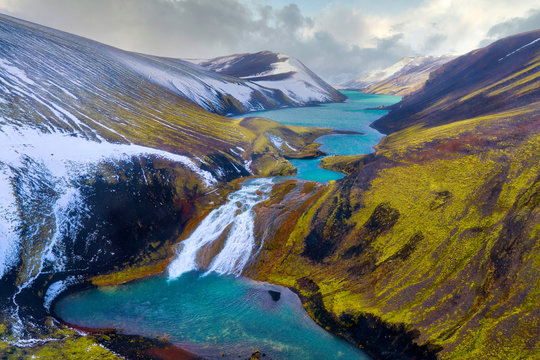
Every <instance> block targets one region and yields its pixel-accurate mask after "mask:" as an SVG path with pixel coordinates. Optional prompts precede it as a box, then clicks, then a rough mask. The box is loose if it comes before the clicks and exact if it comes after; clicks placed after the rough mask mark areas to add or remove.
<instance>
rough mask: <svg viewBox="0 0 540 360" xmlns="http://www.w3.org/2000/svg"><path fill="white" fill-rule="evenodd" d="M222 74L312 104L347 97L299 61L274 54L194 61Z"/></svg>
mask: <svg viewBox="0 0 540 360" xmlns="http://www.w3.org/2000/svg"><path fill="white" fill-rule="evenodd" d="M191 61H192V62H194V63H196V64H199V65H201V66H203V67H205V68H208V69H211V70H213V71H216V72H218V73H221V74H226V75H232V76H236V77H239V78H242V79H246V80H250V81H252V82H254V83H256V84H258V85H261V86H264V87H270V88H277V89H280V90H281V91H283V92H284V93H285V94H286V95H287V96H288V97H289V98H291V99H293V100H295V101H298V102H304V103H308V104H314V103H320V102H339V101H343V100H345V96H344V95H343V94H341V93H339V92H338V91H337V90H335V89H334V88H333V87H332V86H330V85H329V84H327V83H326V82H325V81H324V80H322V79H321V78H320V77H319V76H317V75H316V74H315V73H313V72H312V71H311V70H310V69H308V68H307V67H306V66H305V65H304V64H303V63H302V62H300V61H299V60H298V59H295V58H292V57H290V56H288V55H285V54H278V53H273V52H271V51H260V52H257V53H242V54H233V55H227V56H221V57H217V58H213V59H209V60H191Z"/></svg>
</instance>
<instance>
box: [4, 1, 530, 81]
mask: <svg viewBox="0 0 540 360" xmlns="http://www.w3.org/2000/svg"><path fill="white" fill-rule="evenodd" d="M535 1H536V0H535ZM277 3H279V4H280V5H279V6H275V5H271V4H276V2H275V1H269V0H219V1H216V0H77V1H73V0H48V1H42V0H0V11H2V12H6V13H8V14H10V15H13V16H15V17H20V18H23V19H26V20H29V21H34V22H37V23H40V24H44V25H47V26H51V27H54V28H57V29H60V30H64V31H68V32H71V33H75V34H77V35H81V36H85V37H89V38H91V39H94V40H98V41H101V42H104V43H107V44H109V45H113V46H117V47H120V48H123V49H126V50H132V51H138V52H144V53H150V54H156V55H162V56H169V57H179V58H210V57H215V56H221V55H227V54H231V53H239V52H255V51H261V50H271V51H276V52H283V53H287V54H290V55H292V56H294V57H297V58H299V59H300V60H301V61H302V62H304V63H305V64H306V65H307V66H308V67H310V68H312V69H313V70H314V71H315V72H316V73H318V74H319V75H321V76H322V77H323V78H324V79H326V80H329V81H330V82H331V83H340V82H343V81H346V80H349V79H350V78H354V77H357V76H358V75H360V73H362V72H365V71H369V70H372V69H374V68H381V67H386V66H389V65H391V64H392V63H393V62H395V61H397V60H399V59H400V58H401V57H404V56H415V55H439V54H445V53H450V52H452V53H463V52H466V51H469V50H472V49H474V48H475V47H477V46H478V43H479V42H480V41H481V40H482V39H485V38H486V36H488V35H486V34H488V32H490V33H491V35H489V37H497V36H503V35H504V34H507V33H511V32H513V31H518V30H519V29H521V28H523V27H527V26H529V27H530V26H531V25H530V24H537V20H534V19H535V18H534V16H537V14H538V10H535V11H536V12H534V11H533V12H529V13H527V11H529V10H530V8H531V1H530V0H513V1H512V2H511V3H509V2H508V1H506V0H430V1H422V0H414V2H403V1H401V0H399V1H398V0H380V2H378V3H377V4H378V5H377V6H368V5H369V4H370V3H371V2H369V1H368V0H354V1H353V0H334V1H332V2H329V3H328V2H325V1H315V2H313V0H311V1H310V0H290V1H289V0H280V1H279V2H277ZM405 3H406V4H405ZM313 4H315V5H313ZM308 10H309V11H308ZM306 11H308V12H307V13H309V16H307V15H306ZM524 14H527V17H526V18H525V17H523V16H524ZM535 14H536V15H535ZM533 15H534V16H533ZM531 19H532V20H531ZM495 24H498V25H495ZM527 24H528V25H527Z"/></svg>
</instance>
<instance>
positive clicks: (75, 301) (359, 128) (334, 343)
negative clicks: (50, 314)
mask: <svg viewBox="0 0 540 360" xmlns="http://www.w3.org/2000/svg"><path fill="white" fill-rule="evenodd" d="M344 93H345V95H347V96H348V98H349V99H348V101H347V102H345V103H336V104H325V105H321V106H316V107H307V108H294V109H282V110H275V111H266V112H258V113H252V114H250V116H264V117H268V118H271V119H273V120H276V121H279V122H282V123H284V124H290V125H303V126H323V127H330V128H333V129H337V130H351V131H356V132H362V133H363V135H328V136H324V137H321V138H319V139H318V140H317V141H318V142H320V143H321V144H322V146H321V149H322V150H323V151H325V152H327V153H328V154H329V155H351V154H363V153H369V152H371V151H373V146H375V145H376V144H377V143H378V142H379V140H380V139H381V137H382V134H380V133H378V132H377V131H376V130H374V129H371V128H370V127H369V124H370V123H371V122H373V121H374V120H376V119H377V118H379V117H380V116H382V115H384V114H385V113H386V111H384V110H368V108H377V107H379V106H384V105H390V104H392V103H395V102H397V101H399V97H394V96H382V95H365V94H361V93H359V92H353V91H346V92H344ZM319 161H320V159H315V160H294V161H292V163H293V165H295V166H296V167H297V169H298V174H297V177H298V178H300V179H307V180H314V181H320V182H325V181H329V180H336V179H339V178H340V177H342V176H343V175H342V174H340V173H336V172H333V171H328V170H324V169H321V168H320V167H319V166H318V163H319ZM280 180H281V179H278V178H273V179H271V178H263V179H251V180H248V181H246V182H245V183H244V184H243V186H242V188H241V189H240V190H238V191H236V192H233V193H231V194H230V195H229V197H228V201H227V202H226V203H225V204H224V205H222V206H220V207H218V208H216V209H215V210H213V211H212V212H211V213H210V214H209V215H208V216H207V217H206V218H205V219H204V220H203V221H202V222H201V224H199V226H198V227H197V228H196V229H195V230H194V232H193V233H192V234H191V235H190V237H189V238H188V239H186V240H184V241H183V242H182V243H181V244H180V245H179V247H178V250H177V253H178V255H177V257H176V259H175V260H173V262H172V263H171V264H170V266H169V268H168V271H167V274H164V275H161V276H157V277H152V278H148V279H144V280H140V281H135V282H132V283H129V284H125V285H119V286H113V287H101V288H97V289H89V290H84V291H81V292H77V293H73V294H69V295H67V296H64V297H62V298H61V299H60V300H59V301H58V302H57V303H56V306H55V309H54V311H55V313H56V315H57V316H58V317H60V318H61V319H63V320H64V321H66V322H69V323H73V324H77V325H79V326H84V327H90V328H107V327H112V328H116V329H122V330H123V331H124V332H125V333H128V334H138V335H143V336H148V337H154V336H159V337H167V338H169V339H170V341H171V342H172V343H174V344H176V345H179V346H181V347H183V348H185V349H187V350H190V351H191V352H193V353H195V354H197V355H200V356H203V357H206V358H209V359H213V358H216V359H217V358H223V357H222V354H224V355H225V358H227V357H229V358H231V357H235V358H236V357H237V356H238V355H241V356H242V357H243V358H245V357H249V355H250V354H251V352H252V351H254V350H260V351H261V352H262V353H264V354H265V355H266V357H265V358H267V359H293V358H305V359H368V357H367V355H365V354H364V353H363V352H361V351H360V350H358V349H356V348H355V347H354V346H352V345H350V344H348V343H347V342H345V341H344V340H342V339H340V338H337V337H335V336H333V335H331V334H329V333H328V332H326V331H325V330H323V329H322V328H320V327H319V326H318V325H317V324H316V323H315V322H314V321H313V320H312V319H311V318H309V316H308V315H307V314H306V312H305V311H304V309H303V307H302V305H301V303H300V300H299V299H298V297H297V296H296V295H295V294H294V293H292V292H291V291H290V290H288V289H286V288H283V287H280V286H275V285H271V284H266V283H261V282H256V281H253V280H250V279H246V278H243V277H241V276H239V275H240V274H241V273H242V270H243V268H244V266H245V265H246V263H247V262H248V260H249V258H250V257H251V256H253V255H254V254H256V253H257V252H258V251H259V250H260V248H257V245H256V242H255V239H254V234H253V226H254V225H253V224H254V219H253V214H254V213H253V210H252V209H253V207H254V206H255V205H256V204H258V203H259V202H261V201H264V200H265V199H266V198H267V197H268V194H269V192H270V190H271V188H272V185H273V184H274V183H275V182H278V181H280ZM225 229H228V230H227V233H226V234H222V233H223V232H224V230H225ZM223 237H225V241H224V243H223V245H222V247H221V250H220V251H219V252H218V253H217V254H216V255H215V257H214V258H213V259H211V261H210V262H209V263H208V264H206V265H205V266H204V268H202V266H201V265H200V261H197V256H198V254H199V252H200V250H201V249H202V248H203V247H205V246H207V245H208V244H211V243H212V242H214V241H220V240H219V239H222V240H221V241H223Z"/></svg>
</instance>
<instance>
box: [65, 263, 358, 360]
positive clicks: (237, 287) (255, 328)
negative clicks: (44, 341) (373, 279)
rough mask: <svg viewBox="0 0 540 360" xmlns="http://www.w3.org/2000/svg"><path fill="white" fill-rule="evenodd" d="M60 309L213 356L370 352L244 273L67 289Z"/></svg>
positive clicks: (284, 293)
mask: <svg viewBox="0 0 540 360" xmlns="http://www.w3.org/2000/svg"><path fill="white" fill-rule="evenodd" d="M269 290H271V291H275V293H274V296H276V294H277V293H279V300H277V301H276V300H275V299H273V298H272V296H271V294H270V293H269ZM55 312H56V314H57V315H58V316H59V317H60V318H62V319H64V320H65V321H68V322H71V323H75V324H77V325H79V326H86V327H92V328H106V327H113V328H117V329H123V330H124V332H125V333H128V334H138V335H143V336H148V337H154V336H156V335H158V336H160V337H161V336H166V337H168V338H169V339H170V341H171V342H172V343H174V344H176V345H179V346H181V347H183V348H184V349H187V350H189V351H191V352H193V353H195V354H197V355H199V356H203V357H205V358H208V359H223V358H225V359H226V358H235V359H238V357H239V355H241V358H242V359H244V358H249V356H250V355H251V353H252V352H253V351H254V350H259V351H261V353H264V354H265V355H266V356H265V357H264V359H368V357H367V356H366V355H364V354H363V353H362V352H361V351H360V350H358V349H356V348H355V347H353V346H352V345H350V344H348V343H347V342H345V341H344V340H341V339H339V338H337V337H335V336H333V335H331V334H330V333H328V332H326V331H325V330H324V329H322V328H321V327H319V326H318V325H317V324H316V323H315V322H314V321H313V320H312V319H311V318H310V317H309V316H308V315H307V314H306V312H305V310H304V308H303V307H302V304H301V303H300V300H299V299H298V297H297V296H296V295H295V294H294V293H292V292H291V291H290V290H288V289H286V288H283V287H279V286H275V285H270V284H266V283H261V282H256V281H253V280H249V279H246V278H241V277H240V278H237V277H234V276H222V275H217V274H208V275H202V274H201V273H200V272H189V273H186V274H184V275H182V276H181V277H179V278H177V279H174V280H168V279H167V278H165V277H155V278H149V279H146V280H142V281H137V282H133V283H130V284H126V285H119V286H115V287H103V288H99V289H97V290H96V289H93V290H86V291H82V292H78V293H76V294H72V295H68V296H66V297H64V298H62V299H60V300H59V302H58V303H57V305H56V309H55ZM222 353H223V354H225V356H224V357H222V356H221V354H222Z"/></svg>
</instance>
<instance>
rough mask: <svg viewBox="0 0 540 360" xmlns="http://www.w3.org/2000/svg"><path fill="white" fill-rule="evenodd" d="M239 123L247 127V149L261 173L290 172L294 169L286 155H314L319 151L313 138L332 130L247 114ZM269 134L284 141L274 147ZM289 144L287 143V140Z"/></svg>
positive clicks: (318, 153)
mask: <svg viewBox="0 0 540 360" xmlns="http://www.w3.org/2000/svg"><path fill="white" fill-rule="evenodd" d="M237 121H238V124H239V126H240V127H242V128H243V129H245V131H249V134H248V138H249V139H250V141H251V145H250V147H249V151H248V152H249V153H250V154H251V158H250V160H252V167H253V168H254V169H255V170H256V173H257V174H258V175H261V176H276V175H293V174H294V173H295V172H296V169H295V168H294V166H292V164H291V163H290V162H289V161H287V160H286V158H314V157H318V156H320V155H321V154H322V152H321V151H319V150H318V149H317V147H318V144H314V143H313V141H314V140H315V139H316V138H318V137H320V136H322V135H326V134H331V133H334V130H331V129H324V128H308V127H301V126H290V125H283V124H280V123H278V122H276V121H273V120H270V119H265V118H258V117H248V118H243V119H239V120H237ZM270 137H276V138H279V139H280V140H281V141H283V144H282V145H281V147H279V148H278V147H277V146H276V144H274V143H273V142H272V141H271V140H270ZM285 143H286V144H288V145H286V144H285Z"/></svg>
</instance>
